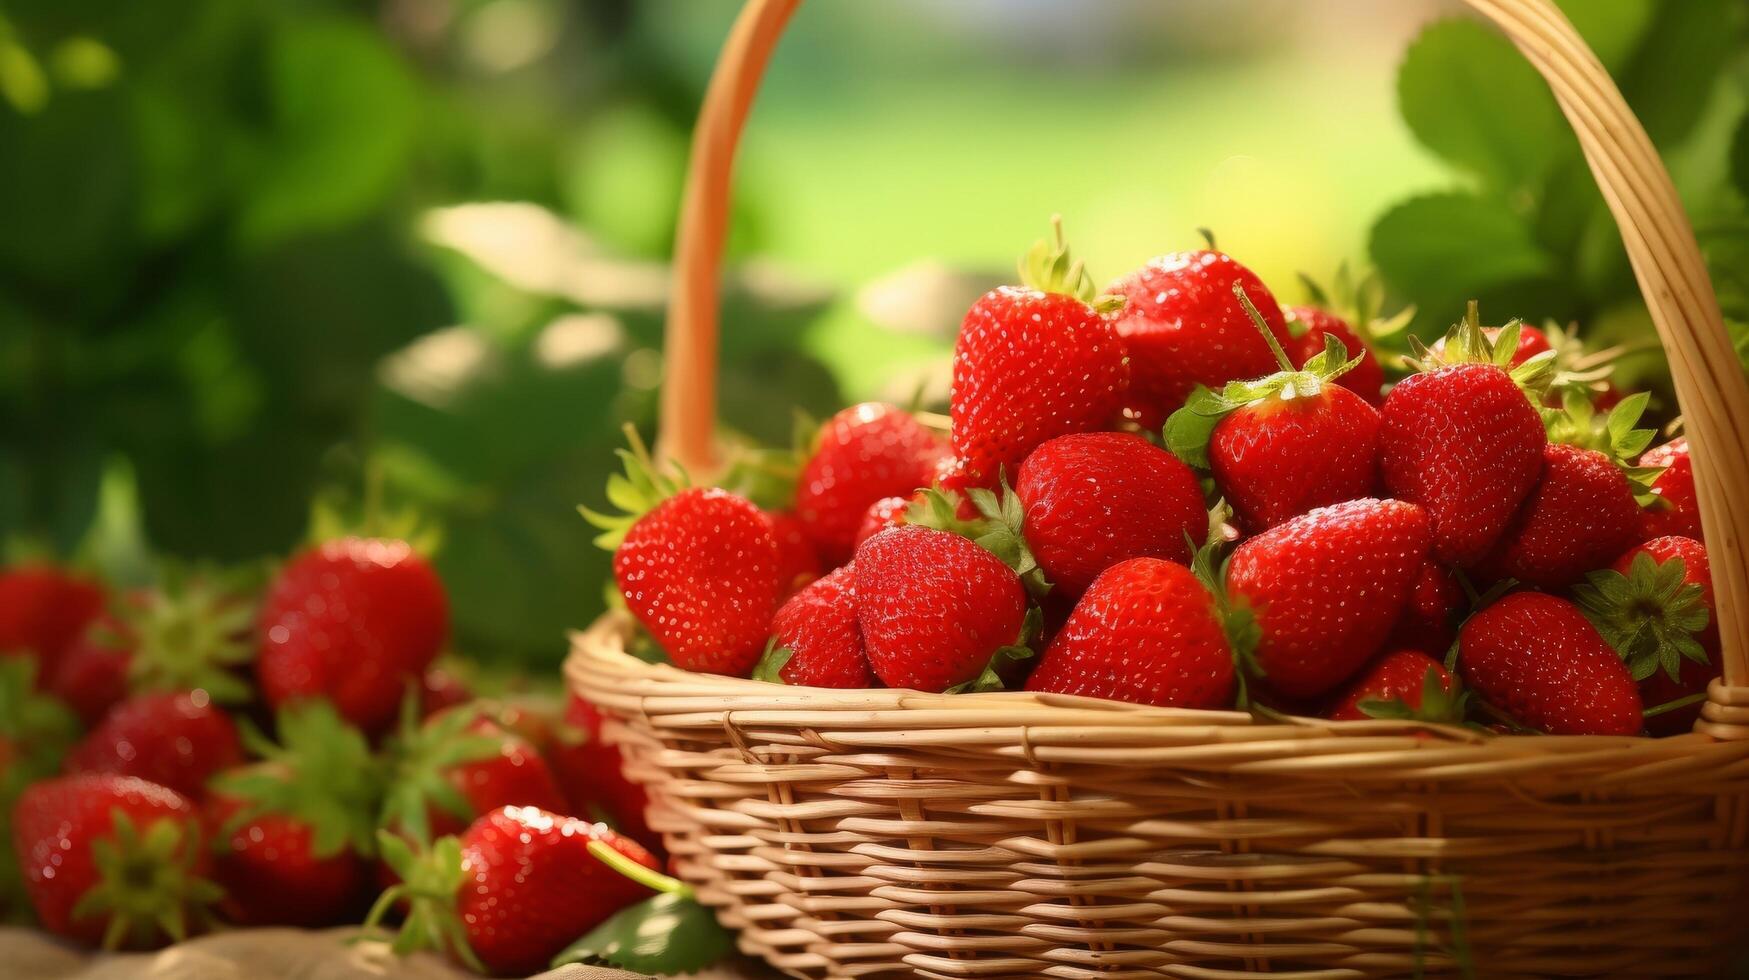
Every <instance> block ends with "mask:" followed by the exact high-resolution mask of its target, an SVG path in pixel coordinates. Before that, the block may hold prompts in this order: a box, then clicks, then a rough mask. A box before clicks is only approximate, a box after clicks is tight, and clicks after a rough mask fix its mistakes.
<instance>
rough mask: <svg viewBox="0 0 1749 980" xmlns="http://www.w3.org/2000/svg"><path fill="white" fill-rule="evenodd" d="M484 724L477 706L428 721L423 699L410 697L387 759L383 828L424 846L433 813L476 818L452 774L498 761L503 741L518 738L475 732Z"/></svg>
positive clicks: (453, 710)
mask: <svg viewBox="0 0 1749 980" xmlns="http://www.w3.org/2000/svg"><path fill="white" fill-rule="evenodd" d="M480 720H481V715H480V712H479V710H478V708H477V706H476V705H474V704H460V705H457V706H455V707H453V708H450V709H449V710H447V711H442V712H439V713H438V714H436V715H435V716H433V717H432V718H430V719H428V720H422V719H421V718H420V717H419V701H418V697H417V696H416V695H415V694H413V693H411V692H409V693H408V695H407V697H406V698H404V699H403V700H402V701H401V720H400V725H399V727H398V728H397V729H396V732H395V735H394V737H393V738H391V739H390V740H389V744H388V747H387V751H386V752H385V753H384V758H385V763H386V769H387V786H386V788H385V790H384V792H383V798H382V815H381V817H380V818H379V820H378V824H377V825H378V826H382V827H389V828H392V829H395V830H399V831H400V832H401V833H403V834H406V835H407V836H409V837H411V838H412V839H413V840H415V841H419V842H420V843H424V842H425V841H428V840H430V839H431V820H430V811H431V807H433V806H436V807H439V808H441V809H442V810H444V811H445V812H447V813H448V814H450V815H451V816H453V817H455V818H457V819H458V820H462V821H468V820H472V819H473V818H474V817H475V816H476V814H475V813H474V808H473V805H472V804H470V803H469V802H468V800H467V798H466V797H464V796H463V795H462V794H461V791H459V790H457V789H456V788H455V785H454V784H453V783H451V782H450V771H451V770H452V769H454V768H455V767H456V766H463V765H467V764H468V763H470V762H479V761H481V760H484V759H490V758H492V757H493V756H495V755H498V754H499V752H501V751H502V749H503V740H504V739H505V738H510V737H513V736H510V735H508V734H503V735H500V736H499V737H493V736H492V735H489V734H485V733H480V732H475V731H473V730H472V729H473V727H474V726H475V724H476V723H478V722H479V721H480Z"/></svg>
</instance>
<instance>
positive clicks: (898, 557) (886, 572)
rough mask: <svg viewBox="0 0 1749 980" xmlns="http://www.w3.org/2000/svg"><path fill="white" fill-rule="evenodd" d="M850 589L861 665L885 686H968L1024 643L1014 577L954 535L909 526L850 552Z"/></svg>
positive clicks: (1021, 599) (1021, 600) (1021, 593)
mask: <svg viewBox="0 0 1749 980" xmlns="http://www.w3.org/2000/svg"><path fill="white" fill-rule="evenodd" d="M854 582H855V588H856V598H857V622H858V623H859V624H860V625H861V626H862V639H863V643H864V647H865V649H866V650H867V651H868V659H869V663H870V665H871V666H872V667H873V668H874V672H875V676H877V677H879V678H880V679H881V682H882V683H884V684H886V685H887V686H888V687H909V688H915V689H917V690H919V691H930V692H938V691H945V690H947V689H948V688H951V687H955V686H956V685H960V684H967V683H976V682H979V681H980V680H981V678H982V677H983V675H984V672H985V671H986V670H987V669H988V668H989V666H990V663H991V661H992V659H993V658H995V657H996V655H997V654H998V653H1002V652H1004V651H1007V650H1011V649H1012V648H1014V647H1015V646H1016V645H1018V644H1022V643H1024V642H1025V637H1023V635H1022V627H1023V626H1024V625H1025V620H1026V618H1027V612H1026V608H1027V603H1026V589H1025V588H1024V587H1023V586H1022V585H1021V584H1020V578H1019V576H1017V575H1015V573H1014V570H1013V569H1011V568H1009V567H1008V566H1007V565H1004V564H1003V563H1002V561H1001V560H1000V559H998V558H997V557H996V556H995V555H992V554H991V553H990V552H988V551H985V550H984V549H983V548H980V547H978V546H977V545H976V544H973V543H972V542H971V541H969V540H967V539H966V538H963V537H961V536H959V535H957V534H953V533H951V532H948V531H938V530H935V529H933V528H927V527H919V526H917V525H915V524H911V525H906V526H905V527H897V528H893V529H892V530H890V531H886V532H883V533H881V534H877V535H875V536H874V537H872V538H869V539H868V540H867V541H864V542H863V543H862V547H860V548H858V549H857V550H856V572H855V577H854ZM1016 652H1017V651H1016Z"/></svg>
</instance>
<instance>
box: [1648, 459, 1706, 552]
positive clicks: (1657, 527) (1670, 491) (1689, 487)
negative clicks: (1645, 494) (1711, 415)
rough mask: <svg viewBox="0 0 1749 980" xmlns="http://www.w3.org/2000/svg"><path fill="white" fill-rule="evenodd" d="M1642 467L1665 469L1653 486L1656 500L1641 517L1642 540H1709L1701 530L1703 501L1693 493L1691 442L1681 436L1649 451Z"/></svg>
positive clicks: (1650, 503)
mask: <svg viewBox="0 0 1749 980" xmlns="http://www.w3.org/2000/svg"><path fill="white" fill-rule="evenodd" d="M1640 465H1641V466H1661V467H1663V468H1664V471H1663V472H1662V473H1660V474H1658V476H1657V477H1656V479H1654V480H1653V482H1652V493H1653V494H1654V495H1655V496H1656V497H1657V500H1655V501H1652V502H1649V503H1648V504H1647V506H1646V508H1645V513H1643V514H1641V515H1640V524H1641V529H1640V534H1641V536H1642V537H1645V538H1647V539H1650V538H1662V537H1671V536H1680V537H1684V538H1693V539H1695V540H1696V541H1704V540H1706V539H1705V538H1704V537H1703V536H1702V532H1701V527H1700V500H1699V498H1698V497H1697V496H1696V495H1695V492H1694V464H1693V463H1691V462H1689V459H1688V440H1687V439H1686V438H1684V437H1682V436H1678V437H1676V438H1675V439H1672V440H1670V441H1669V442H1667V443H1665V444H1664V445H1662V446H1654V447H1652V448H1651V449H1648V450H1646V453H1645V455H1643V456H1641V457H1640Z"/></svg>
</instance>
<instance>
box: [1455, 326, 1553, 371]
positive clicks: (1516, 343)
mask: <svg viewBox="0 0 1749 980" xmlns="http://www.w3.org/2000/svg"><path fill="white" fill-rule="evenodd" d="M1505 330H1506V328H1505V327H1483V328H1482V335H1483V336H1485V337H1487V338H1488V342H1489V343H1497V342H1498V341H1499V339H1500V335H1501V334H1502V333H1504V332H1505ZM1448 339H1449V338H1446V337H1441V338H1440V339H1439V340H1437V341H1434V344H1433V348H1432V350H1433V353H1434V354H1436V355H1440V354H1444V353H1445V348H1446V343H1447V341H1448ZM1553 350H1554V346H1553V345H1552V344H1550V343H1549V335H1548V334H1546V333H1543V332H1542V331H1541V330H1540V329H1538V328H1536V327H1533V326H1531V325H1530V324H1528V323H1520V324H1519V325H1518V336H1517V337H1516V338H1514V340H1513V344H1512V353H1511V354H1508V355H1506V362H1505V364H1504V366H1505V367H1507V368H1509V369H1510V368H1515V367H1518V366H1520V365H1522V364H1523V363H1524V362H1526V361H1528V360H1530V359H1531V358H1533V357H1535V356H1537V355H1538V354H1546V353H1549V352H1550V351H1553Z"/></svg>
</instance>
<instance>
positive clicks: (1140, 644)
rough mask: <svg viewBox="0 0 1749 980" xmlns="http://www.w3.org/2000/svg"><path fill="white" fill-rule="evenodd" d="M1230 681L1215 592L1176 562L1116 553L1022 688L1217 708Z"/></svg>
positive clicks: (1227, 696)
mask: <svg viewBox="0 0 1749 980" xmlns="http://www.w3.org/2000/svg"><path fill="white" fill-rule="evenodd" d="M1236 683H1237V682H1236V680H1235V677H1234V673H1233V655H1232V652H1231V650H1230V649H1229V648H1228V645H1227V636H1226V633H1225V632H1224V631H1223V627H1222V621H1221V617H1220V614H1219V611H1218V609H1217V605H1216V602H1215V598H1214V596H1213V595H1211V594H1210V593H1209V590H1208V588H1207V587H1206V586H1204V585H1203V584H1202V583H1201V582H1200V581H1198V580H1197V577H1196V575H1195V574H1193V573H1192V572H1191V571H1190V569H1188V568H1186V567H1184V566H1183V565H1181V564H1177V563H1174V562H1170V561H1162V560H1161V559H1158V558H1146V557H1144V558H1131V559H1128V560H1125V561H1120V562H1118V563H1117V564H1114V565H1112V566H1111V567H1109V568H1107V569H1105V570H1104V571H1103V572H1101V573H1100V574H1099V577H1098V578H1096V579H1094V581H1093V584H1092V585H1091V586H1090V587H1089V588H1088V589H1087V590H1086V594H1085V595H1083V596H1082V597H1081V601H1080V602H1078V603H1076V605H1075V610H1074V612H1072V613H1070V614H1069V619H1068V621H1067V622H1065V623H1064V624H1063V626H1062V628H1061V629H1059V630H1058V631H1057V632H1056V635H1054V636H1053V637H1052V638H1051V643H1050V646H1048V647H1046V648H1045V652H1044V654H1043V655H1042V657H1041V658H1040V660H1039V663H1038V667H1037V668H1035V669H1034V670H1033V672H1032V676H1031V677H1029V678H1027V681H1026V689H1027V690H1029V691H1052V692H1056V693H1059V694H1079V695H1084V696H1087V697H1095V698H1107V699H1109V700H1114V701H1133V702H1135V703H1137V704H1153V705H1160V706H1164V707H1173V708H1224V707H1227V706H1228V705H1230V704H1232V703H1233V691H1234V688H1235V686H1236Z"/></svg>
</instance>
